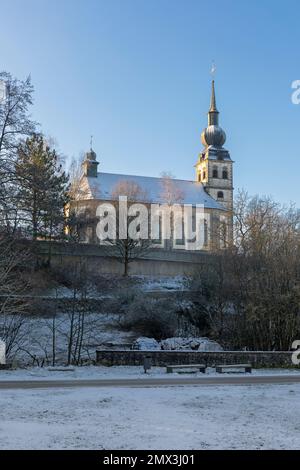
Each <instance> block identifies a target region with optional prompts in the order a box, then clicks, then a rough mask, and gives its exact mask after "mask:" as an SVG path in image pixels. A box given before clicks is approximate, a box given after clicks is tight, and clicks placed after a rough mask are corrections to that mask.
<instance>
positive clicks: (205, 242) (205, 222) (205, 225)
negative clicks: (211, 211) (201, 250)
mask: <svg viewBox="0 0 300 470" xmlns="http://www.w3.org/2000/svg"><path fill="white" fill-rule="evenodd" d="M207 245H208V226H207V220H204V246H207Z"/></svg>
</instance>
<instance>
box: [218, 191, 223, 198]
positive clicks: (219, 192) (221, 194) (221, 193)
mask: <svg viewBox="0 0 300 470" xmlns="http://www.w3.org/2000/svg"><path fill="white" fill-rule="evenodd" d="M218 199H224V193H223V191H218Z"/></svg>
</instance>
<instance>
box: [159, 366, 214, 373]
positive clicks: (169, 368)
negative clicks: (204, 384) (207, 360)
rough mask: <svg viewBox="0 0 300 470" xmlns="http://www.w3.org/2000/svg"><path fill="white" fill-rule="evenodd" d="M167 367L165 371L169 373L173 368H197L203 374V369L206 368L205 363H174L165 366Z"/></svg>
mask: <svg viewBox="0 0 300 470" xmlns="http://www.w3.org/2000/svg"><path fill="white" fill-rule="evenodd" d="M166 367H167V373H168V374H170V373H172V372H174V370H176V369H177V370H180V369H182V370H186V369H196V370H199V371H200V372H202V373H203V374H205V370H206V365H205V364H179V365H178V364H176V365H173V366H170V365H169V366H166Z"/></svg>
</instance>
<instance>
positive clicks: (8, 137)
mask: <svg viewBox="0 0 300 470" xmlns="http://www.w3.org/2000/svg"><path fill="white" fill-rule="evenodd" d="M0 82H1V83H2V84H4V87H5V93H4V96H3V97H2V99H1V100H0V225H1V228H2V229H3V228H4V227H5V229H6V230H7V231H8V232H10V233H11V232H15V231H16V230H17V226H18V224H17V220H18V212H17V208H16V204H15V202H16V200H15V184H14V183H15V176H14V161H15V158H16V154H17V148H18V145H19V142H20V140H22V139H24V138H25V137H27V136H29V135H31V134H32V133H33V132H34V131H35V128H36V123H35V122H34V121H32V120H31V119H30V116H29V107H30V106H31V105H32V94H33V87H32V84H31V79H30V77H28V78H27V79H26V80H24V81H20V80H18V79H16V78H13V77H12V76H11V75H10V74H9V73H7V72H0Z"/></svg>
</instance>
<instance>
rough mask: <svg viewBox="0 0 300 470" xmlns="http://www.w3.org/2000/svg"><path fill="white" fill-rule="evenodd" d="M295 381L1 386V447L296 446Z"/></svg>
mask: <svg viewBox="0 0 300 470" xmlns="http://www.w3.org/2000/svg"><path fill="white" fill-rule="evenodd" d="M299 394H300V384H290V385H255V386H254V385H251V386H234V387H233V386H217V387H216V386H207V387H200V388H199V387H171V388H136V389H129V388H98V389H97V388H76V389H55V388H54V389H51V390H1V394H0V448H2V449H101V448H102V449H179V448H180V449H299V448H300V406H299Z"/></svg>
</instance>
